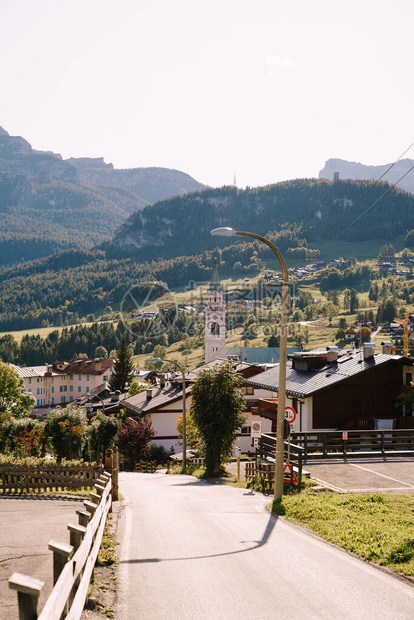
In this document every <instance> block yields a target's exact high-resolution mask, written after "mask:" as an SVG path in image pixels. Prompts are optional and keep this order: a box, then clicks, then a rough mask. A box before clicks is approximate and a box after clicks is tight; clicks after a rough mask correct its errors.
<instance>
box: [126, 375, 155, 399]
mask: <svg viewBox="0 0 414 620" xmlns="http://www.w3.org/2000/svg"><path fill="white" fill-rule="evenodd" d="M151 387H152V385H151V383H148V381H137V379H136V378H135V377H134V379H132V381H131V383H130V384H129V388H128V394H129V395H130V396H135V394H140V393H141V392H145V390H148V389H149V388H151Z"/></svg>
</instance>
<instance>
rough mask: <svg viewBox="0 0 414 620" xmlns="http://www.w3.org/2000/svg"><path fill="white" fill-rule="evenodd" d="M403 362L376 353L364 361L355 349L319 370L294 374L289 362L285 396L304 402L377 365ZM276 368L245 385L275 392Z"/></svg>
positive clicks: (391, 356) (400, 359) (277, 381)
mask: <svg viewBox="0 0 414 620" xmlns="http://www.w3.org/2000/svg"><path fill="white" fill-rule="evenodd" d="M403 359H404V358H402V357H401V356H400V355H387V354H385V353H377V354H375V355H374V356H373V357H372V358H369V359H366V360H365V359H364V357H363V351H362V349H361V350H358V349H355V350H353V351H351V352H350V353H347V354H346V355H343V356H342V357H340V358H339V359H338V361H337V362H334V363H326V364H325V365H324V366H322V367H320V368H313V369H310V370H297V369H295V368H293V367H292V361H291V360H288V362H287V367H286V392H287V393H288V394H289V395H290V396H294V397H298V398H306V397H307V396H310V395H311V394H314V393H315V392H318V391H319V390H323V389H325V388H327V387H330V386H331V385H335V384H337V383H339V382H341V381H344V380H345V379H348V378H349V377H352V376H354V375H357V374H359V373H361V372H365V371H366V370H369V369H371V368H375V367H376V366H379V365H380V364H386V363H389V362H393V361H402V360H403ZM279 367H280V365H279V364H277V365H276V366H275V367H274V368H271V369H270V370H267V371H266V372H263V373H262V374H260V375H258V377H257V378H255V377H254V378H251V379H246V381H245V383H246V384H247V385H252V386H253V387H260V388H263V389H265V390H271V391H273V392H277V391H278V386H279Z"/></svg>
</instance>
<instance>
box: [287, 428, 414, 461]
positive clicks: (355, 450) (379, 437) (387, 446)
mask: <svg viewBox="0 0 414 620" xmlns="http://www.w3.org/2000/svg"><path fill="white" fill-rule="evenodd" d="M292 439H293V441H294V442H295V444H296V445H298V446H300V447H301V448H302V449H303V457H304V458H308V459H311V458H320V457H335V456H346V455H348V456H349V455H352V456H356V457H358V456H360V457H364V456H374V455H375V454H382V455H384V454H391V455H395V456H399V455H404V454H407V453H409V454H412V453H413V452H414V429H393V430H381V431H380V430H369V431H361V430H348V431H320V432H319V431H312V432H303V433H292Z"/></svg>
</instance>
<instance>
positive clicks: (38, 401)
mask: <svg viewBox="0 0 414 620" xmlns="http://www.w3.org/2000/svg"><path fill="white" fill-rule="evenodd" d="M39 405H40V400H39V399H38V400H37V401H36V406H37V407H39Z"/></svg>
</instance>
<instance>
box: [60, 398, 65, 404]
mask: <svg viewBox="0 0 414 620" xmlns="http://www.w3.org/2000/svg"><path fill="white" fill-rule="evenodd" d="M60 402H61V403H62V404H64V403H66V396H62V397H61V399H60Z"/></svg>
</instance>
